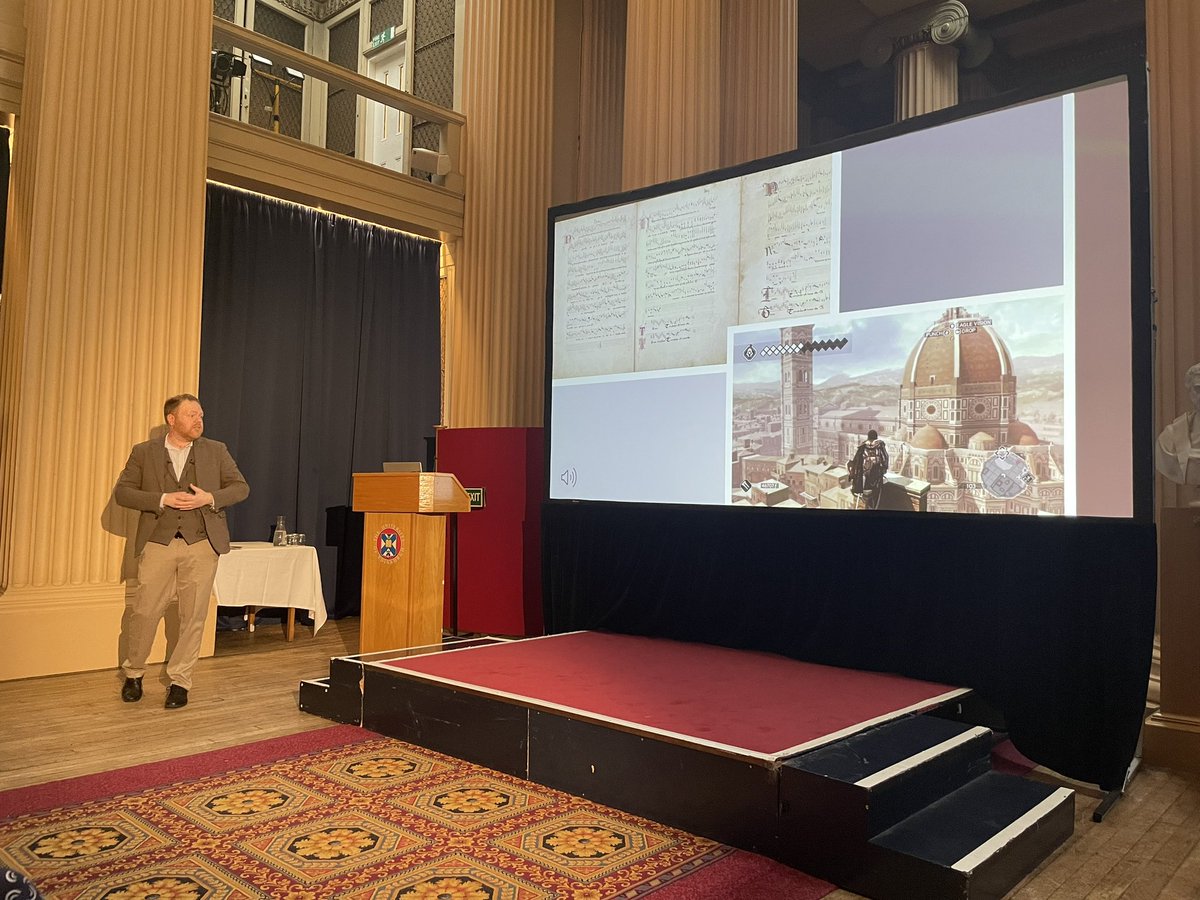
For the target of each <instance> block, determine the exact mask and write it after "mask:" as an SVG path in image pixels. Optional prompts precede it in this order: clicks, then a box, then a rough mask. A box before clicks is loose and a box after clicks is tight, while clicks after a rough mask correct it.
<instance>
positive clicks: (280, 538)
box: [271, 516, 287, 547]
mask: <svg viewBox="0 0 1200 900" xmlns="http://www.w3.org/2000/svg"><path fill="white" fill-rule="evenodd" d="M271 543H272V544H274V545H275V546H276V547H282V546H284V545H285V544H287V528H286V527H285V526H284V524H283V516H277V517H276V518H275V534H274V535H273V536H272V538H271Z"/></svg>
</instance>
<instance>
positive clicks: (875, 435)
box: [867, 428, 879, 441]
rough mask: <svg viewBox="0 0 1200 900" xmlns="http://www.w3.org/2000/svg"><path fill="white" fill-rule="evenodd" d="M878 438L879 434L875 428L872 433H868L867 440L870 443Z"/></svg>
mask: <svg viewBox="0 0 1200 900" xmlns="http://www.w3.org/2000/svg"><path fill="white" fill-rule="evenodd" d="M878 437H879V432H878V431H876V430H875V429H874V428H872V429H871V430H870V431H868V432H867V440H868V441H873V440H875V439H876V438H878Z"/></svg>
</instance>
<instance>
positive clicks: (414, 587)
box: [354, 472, 471, 653]
mask: <svg viewBox="0 0 1200 900" xmlns="http://www.w3.org/2000/svg"><path fill="white" fill-rule="evenodd" d="M470 508H471V503H470V500H469V499H468V498H467V492H466V491H464V490H463V489H462V485H461V484H459V483H458V479H457V478H455V477H454V476H453V475H450V474H448V473H446V472H356V473H355V474H354V511H355V512H361V513H364V514H365V515H364V516H363V569H362V611H361V616H362V618H361V620H360V621H361V625H360V632H359V652H360V653H376V652H378V651H380V650H396V649H400V648H403V647H421V646H427V645H430V644H440V643H441V642H442V591H443V580H444V578H445V571H446V516H445V513H459V512H467V511H469V510H470Z"/></svg>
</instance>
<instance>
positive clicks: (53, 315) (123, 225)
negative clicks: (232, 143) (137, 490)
mask: <svg viewBox="0 0 1200 900" xmlns="http://www.w3.org/2000/svg"><path fill="white" fill-rule="evenodd" d="M211 17H212V5H211V2H208V0H187V2H178V3H171V4H164V3H162V2H160V0H39V2H36V3H30V4H29V6H28V9H27V23H26V24H27V28H28V40H27V47H26V59H25V83H24V90H23V97H22V103H21V109H22V115H21V116H20V117H19V118H18V119H17V123H16V132H15V136H14V161H13V172H12V183H11V197H10V210H9V226H8V235H7V245H6V248H5V250H6V261H5V268H4V286H3V296H4V302H3V304H2V305H0V360H2V362H0V366H2V368H0V591H2V592H3V593H2V595H0V634H3V635H4V645H5V650H4V653H3V654H0V678H16V677H25V676H30V675H41V674H48V673H53V672H66V671H80V670H84V669H93V668H102V667H105V666H110V665H115V664H116V662H117V652H118V651H117V635H118V630H119V625H120V619H121V614H122V611H123V606H124V588H123V586H122V583H121V580H120V570H121V552H122V548H123V546H124V539H123V536H118V535H117V534H114V533H110V531H107V530H105V527H103V526H102V523H101V519H102V515H104V514H105V510H106V505H107V504H108V502H109V496H110V491H111V489H112V487H113V484H114V481H115V479H116V476H117V474H118V473H119V472H120V470H121V467H122V465H123V464H124V462H125V459H126V456H127V455H128V452H129V448H130V446H131V445H132V444H133V443H134V442H135V441H137V440H144V439H145V438H146V436H147V434H148V432H149V430H150V428H151V427H152V426H153V425H155V424H157V423H159V422H161V420H162V401H163V399H164V398H165V397H167V396H169V395H170V394H172V393H176V392H179V391H185V390H192V391H194V390H195V389H196V386H197V381H198V372H199V353H200V301H201V279H202V272H203V254H204V176H205V154H206V147H207V135H208V130H207V129H208V112H207V109H208V101H207V96H208V94H207V91H208V69H209V52H210V47H211V45H210V35H211ZM122 521H123V520H122ZM108 527H109V528H112V530H113V531H117V532H121V531H123V529H122V528H120V527H116V525H115V524H114V522H113V520H108Z"/></svg>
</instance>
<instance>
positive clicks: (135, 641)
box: [116, 394, 250, 709]
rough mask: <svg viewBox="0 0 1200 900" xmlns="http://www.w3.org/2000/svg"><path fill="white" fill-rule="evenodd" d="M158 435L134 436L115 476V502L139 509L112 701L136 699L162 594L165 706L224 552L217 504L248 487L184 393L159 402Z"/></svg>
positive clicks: (197, 636) (184, 691)
mask: <svg viewBox="0 0 1200 900" xmlns="http://www.w3.org/2000/svg"><path fill="white" fill-rule="evenodd" d="M163 416H164V417H165V418H166V420H167V429H168V430H167V435H166V438H165V439H164V440H150V441H145V442H143V443H141V444H137V445H136V446H135V447H134V448H133V451H132V452H131V453H130V454H129V462H127V463H126V464H125V470H124V471H123V472H122V473H121V477H120V478H119V479H118V480H117V489H116V500H117V503H119V504H120V505H121V506H124V507H127V508H129V509H136V510H139V511H140V512H141V516H139V517H138V526H137V537H136V538H135V539H134V554H135V555H136V556H137V562H138V587H137V591H136V592H135V593H134V597H133V601H132V603H131V605H130V608H129V610H127V614H126V616H125V624H124V633H123V634H122V639H123V640H122V645H123V646H124V647H125V653H126V656H125V659H124V660H122V662H121V669H122V671H123V672H124V674H125V684H124V686H123V687H122V688H121V699H122V700H124V701H125V702H126V703H134V702H136V701H138V700H140V699H142V676H143V675H144V674H145V672H146V657H147V656H148V655H149V654H150V647H151V645H152V644H153V643H154V634H155V632H156V631H157V630H158V623H159V621H160V620H161V619H162V617H163V614H164V613H165V612H166V608H167V605H168V604H169V603H170V602H171V601H172V600H177V601H178V603H179V640H178V642H177V643H176V645H175V649H174V650H173V651H172V653H171V658H170V659H169V660H168V661H167V674H168V675H169V676H170V678H171V687H170V690H169V691H168V692H167V702H166V704H165V705H166V708H167V709H178V708H179V707H181V706H185V705H186V704H187V700H188V690H189V689H190V688H191V686H192V670H193V669H194V668H195V666H196V660H197V659H199V658H200V642H201V639H202V637H203V632H204V620H205V618H206V617H207V615H208V600H209V596H210V595H211V594H212V584H213V578H214V577H215V576H216V572H217V557H218V555H219V554H221V553H227V552H228V551H229V528H228V526H227V525H226V524H225V509H226V507H229V506H232V505H233V504H234V503H238V502H239V501H242V500H245V499H246V497H247V496H248V495H249V494H250V487H249V485H247V484H246V479H244V478H243V477H242V473H241V472H239V471H238V467H237V463H235V462H234V461H233V457H232V456H230V455H229V451H228V450H227V449H226V448H225V445H224V444H222V443H220V442H219V441H210V440H208V439H207V438H204V437H201V434H203V432H204V410H203V409H201V407H200V401H199V400H198V399H196V398H195V397H193V396H192V395H191V394H179V395H177V396H175V397H171V398H170V399H169V400H167V402H166V403H164V404H163Z"/></svg>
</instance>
